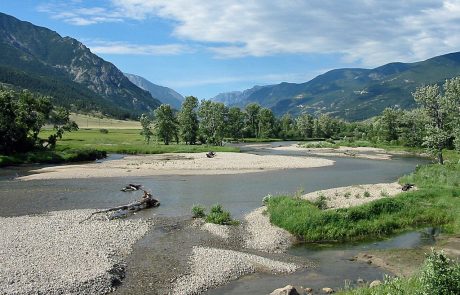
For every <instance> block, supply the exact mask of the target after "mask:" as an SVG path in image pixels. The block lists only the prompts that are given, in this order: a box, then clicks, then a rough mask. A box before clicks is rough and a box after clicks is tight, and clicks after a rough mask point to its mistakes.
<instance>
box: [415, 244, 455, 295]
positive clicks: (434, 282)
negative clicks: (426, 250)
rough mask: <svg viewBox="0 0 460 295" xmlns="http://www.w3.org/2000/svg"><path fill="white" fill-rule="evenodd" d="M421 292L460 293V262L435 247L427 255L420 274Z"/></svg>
mask: <svg viewBox="0 0 460 295" xmlns="http://www.w3.org/2000/svg"><path fill="white" fill-rule="evenodd" d="M420 282H421V284H422V292H421V294H424V295H425V294H426V295H428V294H430V295H438V294H439V295H441V294H442V295H454V294H460V264H459V263H458V262H455V261H453V260H452V259H449V258H448V257H446V256H445V255H444V253H443V252H442V251H441V252H436V251H434V250H433V249H432V250H431V253H430V254H428V255H427V258H426V259H425V262H424V264H423V266H422V272H421V275H420Z"/></svg>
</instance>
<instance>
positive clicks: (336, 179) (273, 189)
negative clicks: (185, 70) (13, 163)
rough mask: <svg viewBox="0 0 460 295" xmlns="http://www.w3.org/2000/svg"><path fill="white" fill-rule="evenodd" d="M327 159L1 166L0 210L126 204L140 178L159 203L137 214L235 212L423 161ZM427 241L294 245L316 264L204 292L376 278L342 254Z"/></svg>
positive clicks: (399, 171) (392, 173) (391, 176)
mask: <svg viewBox="0 0 460 295" xmlns="http://www.w3.org/2000/svg"><path fill="white" fill-rule="evenodd" d="M266 147H267V146H266ZM243 150H246V151H248V152H253V153H258V154H264V153H276V154H289V155H295V156H302V154H301V153H296V152H279V151H278V152H274V151H273V150H271V149H266V148H263V147H262V148H260V147H257V148H253V147H243ZM330 159H333V160H334V161H335V164H334V165H333V166H329V167H321V168H311V169H290V170H279V171H270V172H259V173H250V174H236V175H211V176H209V175H207V176H180V175H177V176H152V177H133V178H129V177H127V178H100V179H94V178H93V179H70V180H69V179H66V180H32V181H18V180H14V179H12V177H14V176H16V175H22V174H27V173H28V172H27V169H26V168H16V169H12V170H7V169H4V170H1V171H0V216H17V215H25V214H36V213H42V212H46V211H55V210H65V209H81V208H106V207H113V206H116V205H121V204H126V203H128V202H131V201H133V200H136V199H138V198H139V197H140V193H139V192H132V193H123V192H120V188H121V187H123V186H124V185H126V184H127V183H141V184H143V185H144V186H145V187H146V188H147V189H148V190H150V191H152V192H153V194H154V195H155V196H156V197H158V198H159V199H160V200H161V207H159V208H158V209H155V210H152V211H149V210H146V211H143V212H140V213H139V214H138V215H140V216H143V217H151V216H153V215H155V216H157V217H167V218H170V217H181V218H184V216H188V215H190V208H191V206H192V205H194V204H203V205H212V204H215V203H220V204H222V205H223V206H224V208H226V209H228V210H230V212H231V213H232V215H233V216H235V217H236V218H241V217H242V216H243V215H244V214H246V213H248V212H250V211H251V210H253V209H255V208H258V207H260V205H261V200H262V198H263V197H264V196H265V195H267V194H272V195H273V194H284V193H294V192H296V191H298V190H303V191H304V192H305V193H307V192H311V191H316V190H319V189H327V188H332V187H339V186H347V185H354V184H367V183H379V182H392V181H395V180H396V179H397V178H398V177H400V176H401V175H403V174H407V173H410V172H411V171H413V170H414V168H415V167H416V165H418V164H420V163H423V160H421V159H418V158H411V157H394V158H393V159H392V160H389V161H382V160H366V159H356V158H340V157H330ZM148 238H149V237H147V239H148ZM430 243H432V240H431V239H427V238H426V235H423V234H421V233H418V232H412V233H407V234H404V235H401V236H399V237H395V238H392V239H389V240H386V241H378V242H375V241H373V242H367V243H361V244H346V245H340V246H333V247H318V246H314V245H309V246H296V247H294V248H292V249H290V250H289V253H288V254H290V255H293V256H307V257H308V258H309V259H311V260H312V261H313V262H314V263H315V264H316V265H317V267H316V268H314V269H313V270H310V269H309V270H302V271H298V272H296V273H294V274H291V275H281V276H274V275H265V274H254V275H251V276H247V277H244V278H241V279H239V280H237V281H234V282H231V283H230V284H227V285H226V286H223V287H221V288H218V289H214V290H211V291H209V292H208V293H209V294H261V292H262V294H263V293H269V291H272V290H273V289H276V288H279V287H282V286H284V285H286V284H294V285H295V284H298V285H304V286H308V287H313V288H320V287H324V286H331V287H332V286H333V285H331V283H332V282H334V284H335V286H337V284H339V285H340V286H343V282H344V280H356V279H357V278H358V277H360V278H363V279H366V280H372V279H382V277H383V274H384V272H383V271H382V270H380V269H378V268H376V267H373V266H371V265H367V264H362V263H353V262H350V261H349V258H350V257H351V256H353V255H356V254H357V253H358V252H360V251H364V250H366V249H372V248H378V249H389V248H402V247H404V248H412V247H417V246H420V245H426V244H430ZM157 246H158V245H157ZM323 246H324V245H323ZM152 247H153V246H152ZM122 289H123V288H122Z"/></svg>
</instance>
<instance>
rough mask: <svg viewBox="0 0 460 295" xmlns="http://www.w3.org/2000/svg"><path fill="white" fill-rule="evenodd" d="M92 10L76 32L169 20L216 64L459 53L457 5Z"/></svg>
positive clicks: (328, 3)
mask: <svg viewBox="0 0 460 295" xmlns="http://www.w3.org/2000/svg"><path fill="white" fill-rule="evenodd" d="M98 9H101V8H88V11H82V10H80V11H78V10H73V11H72V12H71V13H74V14H75V15H74V18H73V19H74V22H75V23H76V24H78V23H79V24H85V23H84V21H85V20H86V22H87V23H86V24H90V23H91V22H93V23H94V22H107V21H119V19H124V20H126V19H134V20H138V21H142V20H144V19H148V18H151V17H160V18H164V19H168V20H172V24H173V31H172V35H173V36H175V37H176V38H178V39H180V40H187V41H195V42H200V43H204V44H205V45H206V47H207V50H210V51H211V52H213V53H214V54H215V55H216V56H218V57H221V58H237V57H243V56H269V55H276V54H309V53H334V54H341V55H342V56H343V58H344V61H349V62H355V63H361V64H363V65H366V66H374V65H380V64H383V63H385V62H390V61H395V60H400V61H415V60H420V59H424V58H428V57H431V56H434V55H437V54H441V53H446V52H449V51H457V50H459V48H460V38H459V37H457V35H458V33H457V32H458V31H459V30H460V1H458V0H444V1H441V0H407V1H377V0H353V1H352V0H344V1H333V0H309V1H307V0H305V1H303V0H273V1H265V0H253V1H247V0H220V1H212V0H174V1H171V0H111V6H110V9H109V8H103V9H102V10H100V12H101V13H98ZM79 17H80V18H81V19H79ZM97 17H100V18H101V19H97ZM62 18H63V19H66V20H67V19H69V18H67V17H66V18H65V17H62ZM70 19H72V17H71V18H70Z"/></svg>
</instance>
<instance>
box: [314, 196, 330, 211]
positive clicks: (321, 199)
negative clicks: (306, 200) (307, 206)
mask: <svg viewBox="0 0 460 295" xmlns="http://www.w3.org/2000/svg"><path fill="white" fill-rule="evenodd" d="M312 204H313V205H315V206H316V208H318V209H320V210H326V209H327V198H326V197H325V196H324V195H323V194H320V195H319V196H318V198H316V199H315V200H314V201H313V202H312Z"/></svg>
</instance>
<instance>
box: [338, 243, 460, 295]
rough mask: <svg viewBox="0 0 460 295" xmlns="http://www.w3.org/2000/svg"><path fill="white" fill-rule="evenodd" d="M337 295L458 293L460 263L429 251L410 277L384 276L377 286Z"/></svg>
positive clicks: (433, 294) (444, 294)
mask: <svg viewBox="0 0 460 295" xmlns="http://www.w3.org/2000/svg"><path fill="white" fill-rule="evenodd" d="M337 294H339V295H388V294H397V295H454V294H455V295H456V294H460V264H459V263H458V262H456V261H453V260H452V259H449V258H448V257H446V256H445V255H444V253H443V252H436V251H434V250H432V251H431V253H430V254H428V255H427V257H426V259H425V261H424V264H423V266H422V268H421V272H420V273H419V274H417V275H415V276H413V277H410V278H390V277H386V279H385V282H384V283H383V284H382V285H380V286H377V287H373V288H370V287H368V286H366V287H362V288H356V289H351V290H346V291H342V292H338V293H337Z"/></svg>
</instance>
